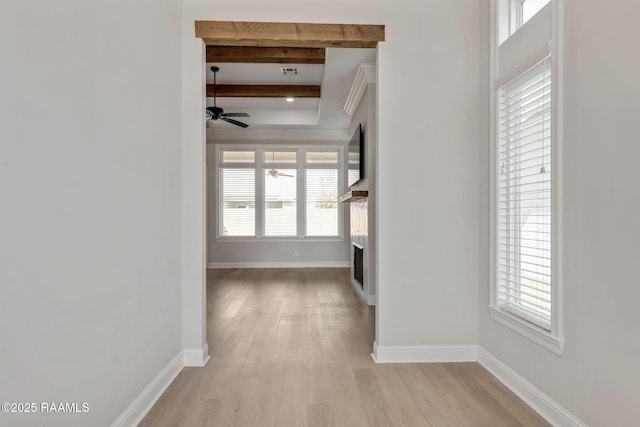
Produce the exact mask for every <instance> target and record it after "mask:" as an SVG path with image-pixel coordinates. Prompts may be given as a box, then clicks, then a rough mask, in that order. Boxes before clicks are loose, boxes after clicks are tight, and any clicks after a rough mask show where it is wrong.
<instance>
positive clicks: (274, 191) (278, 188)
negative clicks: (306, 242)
mask: <svg viewBox="0 0 640 427" xmlns="http://www.w3.org/2000/svg"><path fill="white" fill-rule="evenodd" d="M294 154H295V153H294ZM297 172H298V171H297V170H296V169H278V170H276V169H270V170H265V171H264V174H265V175H264V235H265V236H295V235H296V234H297V231H298V230H297V227H296V212H297V209H296V206H297V197H296V174H297Z"/></svg>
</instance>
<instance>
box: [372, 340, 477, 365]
mask: <svg viewBox="0 0 640 427" xmlns="http://www.w3.org/2000/svg"><path fill="white" fill-rule="evenodd" d="M371 357H373V360H374V361H375V362H376V363H441V362H475V361H477V360H478V346H476V345H393V346H391V345H390V346H380V345H377V343H374V349H373V353H372V355H371Z"/></svg>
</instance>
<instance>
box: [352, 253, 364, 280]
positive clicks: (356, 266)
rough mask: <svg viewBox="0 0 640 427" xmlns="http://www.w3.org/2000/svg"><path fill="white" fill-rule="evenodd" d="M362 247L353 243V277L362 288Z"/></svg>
mask: <svg viewBox="0 0 640 427" xmlns="http://www.w3.org/2000/svg"><path fill="white" fill-rule="evenodd" d="M363 262H364V248H363V247H362V246H360V245H357V244H355V243H353V279H354V280H355V281H356V283H358V285H359V286H360V288H361V289H364V276H363V274H364V265H363Z"/></svg>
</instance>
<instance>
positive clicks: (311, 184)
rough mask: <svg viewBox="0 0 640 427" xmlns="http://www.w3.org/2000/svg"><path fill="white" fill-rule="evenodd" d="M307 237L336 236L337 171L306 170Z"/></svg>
mask: <svg viewBox="0 0 640 427" xmlns="http://www.w3.org/2000/svg"><path fill="white" fill-rule="evenodd" d="M306 196H307V204H306V208H307V218H306V219H307V236H338V170H337V169H307V170H306Z"/></svg>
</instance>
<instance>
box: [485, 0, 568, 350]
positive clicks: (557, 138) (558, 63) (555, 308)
mask: <svg viewBox="0 0 640 427" xmlns="http://www.w3.org/2000/svg"><path fill="white" fill-rule="evenodd" d="M499 1H502V0H492V1H491V22H490V25H491V31H490V64H489V67H490V70H489V75H490V83H489V90H490V92H489V94H490V96H489V108H490V110H489V111H490V169H489V170H490V185H489V189H490V195H489V196H490V224H489V242H490V251H489V262H490V268H489V272H490V273H489V307H488V308H489V312H490V314H491V318H492V319H493V320H495V321H496V322H498V323H500V324H502V325H504V326H506V327H507V328H509V329H510V330H512V331H514V332H516V333H518V334H520V335H521V336H523V337H525V338H527V339H529V340H531V341H532V342H535V343H537V344H539V345H540V346H542V347H544V348H546V349H547V350H549V351H551V352H553V353H555V354H557V355H562V353H563V352H564V343H565V341H564V328H563V313H564V304H563V291H562V289H563V276H564V275H563V270H562V266H563V262H562V259H563V257H562V226H563V208H562V201H563V194H562V189H563V185H562V182H563V167H562V165H563V164H564V162H563V157H562V154H563V150H562V143H563V117H562V112H563V101H564V97H563V86H564V84H563V82H564V75H563V34H562V28H561V24H562V22H563V11H564V0H552V1H551V7H552V9H551V43H550V46H549V49H550V53H551V61H552V63H551V73H552V81H553V83H552V85H553V86H552V99H551V103H552V106H551V120H552V128H551V135H552V146H551V156H552V159H553V164H554V165H555V166H554V167H553V168H552V170H551V174H552V175H551V181H552V182H551V185H552V190H551V200H552V210H551V224H552V228H551V250H552V255H551V277H552V284H553V285H552V288H551V300H552V305H551V330H550V331H547V330H545V329H543V328H541V327H539V326H537V325H535V324H533V323H531V322H528V321H526V320H524V319H523V318H522V317H520V316H517V315H516V314H514V312H513V311H511V310H508V308H507V307H502V306H500V305H498V298H497V286H496V279H497V274H496V271H497V244H496V230H497V215H496V212H497V197H496V191H495V189H496V167H497V163H496V145H497V134H496V118H497V108H498V102H497V99H496V98H497V97H496V93H497V89H498V87H499V86H498V75H497V70H498V41H499V31H500V28H499V22H498V18H499V15H498V13H499V10H498V6H499V3H498V2H499ZM534 64H535V62H532V63H531V64H530V65H534Z"/></svg>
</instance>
